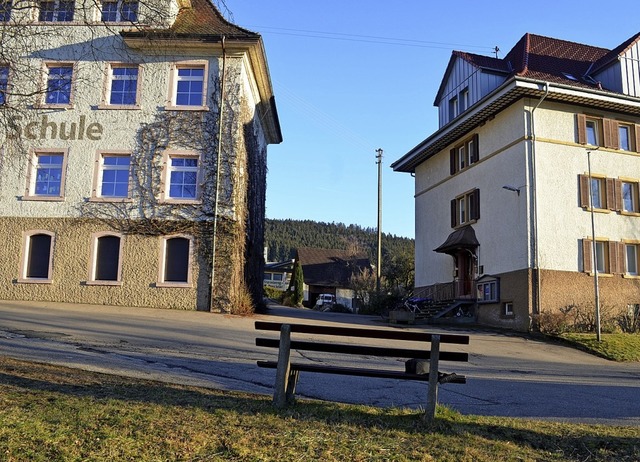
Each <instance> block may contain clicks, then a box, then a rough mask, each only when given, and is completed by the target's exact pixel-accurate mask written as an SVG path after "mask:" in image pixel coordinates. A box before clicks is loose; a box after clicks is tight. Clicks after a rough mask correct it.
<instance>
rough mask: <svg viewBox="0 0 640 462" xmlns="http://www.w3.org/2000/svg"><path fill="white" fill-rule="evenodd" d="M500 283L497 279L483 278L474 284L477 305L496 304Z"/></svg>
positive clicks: (498, 297)
mask: <svg viewBox="0 0 640 462" xmlns="http://www.w3.org/2000/svg"><path fill="white" fill-rule="evenodd" d="M499 288H500V283H499V280H498V279H497V278H493V277H490V276H484V277H482V278H480V279H479V280H478V283H477V284H476V289H477V299H478V303H496V302H497V301H498V300H499V299H500V289H499Z"/></svg>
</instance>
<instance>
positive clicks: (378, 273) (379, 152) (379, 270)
mask: <svg viewBox="0 0 640 462" xmlns="http://www.w3.org/2000/svg"><path fill="white" fill-rule="evenodd" d="M376 154H377V155H376V159H377V162H376V163H377V164H378V262H377V264H376V292H377V294H378V295H380V277H381V275H382V149H376Z"/></svg>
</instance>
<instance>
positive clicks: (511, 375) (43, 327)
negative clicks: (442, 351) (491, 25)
mask: <svg viewBox="0 0 640 462" xmlns="http://www.w3.org/2000/svg"><path fill="white" fill-rule="evenodd" d="M258 319H260V320H276V321H282V320H287V319H289V320H292V319H293V320H297V321H300V322H312V321H313V322H321V323H327V324H338V325H350V324H364V325H371V326H379V327H382V326H383V325H384V324H383V323H382V322H381V320H380V319H379V318H376V317H370V316H357V315H349V314H338V313H318V312H315V311H310V310H298V309H292V308H285V307H277V306H276V307H273V308H272V309H271V310H270V313H269V314H268V315H258V316H254V317H236V316H227V315H220V314H212V313H203V312H192V311H189V312H184V311H174V310H157V309H145V308H128V307H109V306H95V305H91V306H78V305H66V304H57V303H42V302H29V303H26V302H7V301H5V302H2V301H0V354H2V355H5V356H10V357H13V358H18V359H26V360H33V361H39V362H47V363H52V364H59V365H64V366H69V367H73V368H80V369H86V370H92V371H98V372H106V373H110V374H119V375H124V376H131V377H140V378H146V379H152V380H159V381H165V382H171V383H181V384H187V385H197V386H205V387H211V388H219V389H224V390H238V391H247V392H253V393H262V394H269V395H270V394H272V392H273V382H274V377H275V371H273V370H268V369H261V368H258V367H257V366H256V360H258V359H274V358H275V355H276V352H275V351H269V350H268V349H263V348H259V347H256V346H255V345H254V339H255V337H256V333H255V331H254V329H253V323H254V321H255V320H258ZM402 328H404V329H409V328H410V329H412V330H429V331H445V330H447V329H442V328H437V329H434V328H432V327H427V326H413V327H402ZM463 332H464V333H469V334H470V336H471V342H470V345H469V346H468V347H465V349H466V351H468V352H469V353H470V361H469V363H451V364H446V363H442V365H441V368H442V369H444V370H445V371H447V372H456V373H459V374H465V375H466V376H467V384H466V385H458V384H446V385H443V386H441V387H440V391H439V402H440V403H442V404H446V405H449V406H451V407H452V408H454V409H456V410H458V411H460V412H462V413H464V414H481V415H496V416H510V417H522V418H535V419H546V420H557V421H571V422H583V423H603V424H611V425H633V426H640V364H638V363H632V364H619V363H614V362H611V361H607V360H604V359H601V358H597V357H594V356H591V355H588V354H586V353H583V352H580V351H577V350H574V349H572V348H568V347H566V346H563V345H557V344H549V343H545V342H542V341H539V340H536V339H533V338H530V337H527V336H521V335H518V334H508V333H502V332H494V331H489V330H486V331H478V330H473V331H468V332H467V331H463ZM261 335H262V334H261ZM319 359H321V358H319ZM355 361H356V362H359V363H366V364H367V366H372V365H374V364H378V362H379V363H381V364H382V363H383V362H385V361H389V360H384V359H378V358H364V357H363V358H359V359H356V360H355ZM397 367H402V365H401V364H400V365H397ZM297 394H298V396H300V397H309V398H316V399H325V400H332V401H341V402H347V403H357V404H367V405H373V406H400V407H411V408H419V407H422V406H424V404H425V403H426V394H427V388H426V384H424V383H414V382H410V381H396V380H385V379H370V378H358V377H347V376H344V377H343V376H333V375H325V374H304V373H303V374H301V376H300V382H299V384H298V390H297Z"/></svg>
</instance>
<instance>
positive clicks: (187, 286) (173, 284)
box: [156, 282, 193, 289]
mask: <svg viewBox="0 0 640 462" xmlns="http://www.w3.org/2000/svg"><path fill="white" fill-rule="evenodd" d="M156 287H160V288H175V289H191V288H193V283H191V282H156Z"/></svg>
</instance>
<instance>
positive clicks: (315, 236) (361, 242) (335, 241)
mask: <svg viewBox="0 0 640 462" xmlns="http://www.w3.org/2000/svg"><path fill="white" fill-rule="evenodd" d="M377 245H378V234H377V231H376V229H375V228H362V227H360V226H358V225H345V224H343V223H322V222H317V221H312V220H274V219H267V220H266V224H265V246H267V247H268V255H267V260H268V261H272V262H273V261H284V260H288V259H291V258H293V257H294V256H295V249H296V248H298V247H314V248H319V249H343V250H347V249H354V248H358V249H361V250H362V251H363V252H365V253H366V254H367V256H368V257H369V259H370V260H371V262H372V263H375V261H376V258H377ZM413 247H414V240H413V239H410V238H407V237H399V236H395V235H391V234H385V233H382V253H383V256H384V257H388V256H400V255H405V256H407V257H409V258H410V259H411V260H412V261H413Z"/></svg>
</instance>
